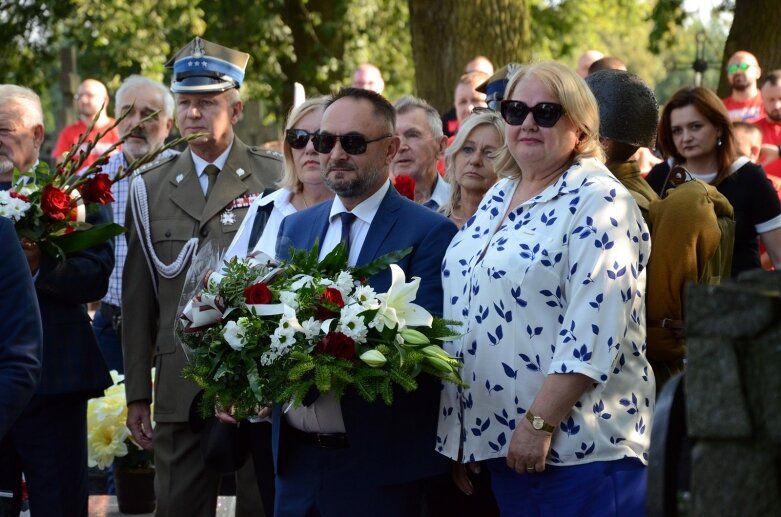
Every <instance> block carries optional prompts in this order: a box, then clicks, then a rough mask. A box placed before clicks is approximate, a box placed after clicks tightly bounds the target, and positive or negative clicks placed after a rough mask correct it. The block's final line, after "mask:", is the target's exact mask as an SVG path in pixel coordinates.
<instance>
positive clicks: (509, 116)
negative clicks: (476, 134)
mask: <svg viewBox="0 0 781 517" xmlns="http://www.w3.org/2000/svg"><path fill="white" fill-rule="evenodd" d="M499 112H500V113H501V114H502V118H503V119H504V121H505V122H507V123H508V124H510V125H511V126H520V125H521V124H523V121H524V120H526V117H527V116H529V113H531V114H532V117H534V122H535V123H536V124H537V125H538V126H540V127H553V126H555V125H556V122H558V121H559V119H560V118H561V116H562V115H564V108H563V107H562V106H561V104H556V103H554V102H541V103H539V104H537V105H535V106H534V107H531V108H530V107H529V106H528V105H527V104H526V103H525V102H521V101H509V100H506V101H502V102H500V103H499Z"/></svg>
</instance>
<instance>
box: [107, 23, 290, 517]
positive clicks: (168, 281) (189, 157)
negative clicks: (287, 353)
mask: <svg viewBox="0 0 781 517" xmlns="http://www.w3.org/2000/svg"><path fill="white" fill-rule="evenodd" d="M248 60H249V55H248V54H245V53H243V52H237V51H235V50H231V49H228V48H225V47H222V46H220V45H217V44H215V43H211V42H208V41H206V40H204V39H201V38H195V39H194V40H192V41H191V42H190V43H189V44H188V45H187V46H186V47H185V48H183V49H181V50H180V51H179V52H177V54H176V55H175V56H174V58H173V59H172V60H171V61H169V66H173V81H172V84H171V91H172V92H173V93H174V95H175V104H176V121H177V124H178V126H179V130H180V132H181V133H182V134H183V135H195V134H197V133H204V135H203V136H200V137H198V138H196V139H194V140H190V142H189V144H188V149H187V150H185V151H184V152H183V153H182V154H181V155H179V156H176V157H173V156H172V157H169V158H168V159H167V160H163V161H160V162H158V163H157V164H156V165H154V166H152V167H149V168H146V169H145V170H142V171H139V173H138V174H136V175H134V176H133V179H132V183H131V193H130V203H131V209H130V212H131V213H130V215H129V216H128V226H129V228H130V233H129V236H128V253H127V260H126V262H125V269H124V272H123V280H122V306H123V307H124V308H125V310H124V312H123V315H122V320H123V321H122V347H123V352H124V364H125V375H126V377H125V386H126V393H127V401H128V417H127V418H128V421H127V423H128V427H129V428H130V430H131V432H132V433H133V436H134V437H135V439H136V440H137V441H138V443H139V444H141V446H143V447H145V448H152V447H153V448H154V451H155V469H156V471H157V472H156V474H157V477H156V492H157V511H158V513H159V514H160V515H187V516H199V515H203V516H212V515H214V514H215V508H216V500H217V491H218V485H219V475H218V474H217V473H216V472H214V471H210V470H208V469H207V468H206V466H205V465H204V461H203V458H202V455H201V451H200V445H199V436H198V435H197V434H195V433H193V432H192V430H191V429H190V427H189V425H188V418H189V410H190V406H191V404H192V402H193V399H194V398H195V396H196V393H197V392H198V387H197V386H196V385H195V384H194V383H192V382H189V381H187V380H185V379H184V378H183V377H182V368H183V367H184V366H185V365H186V364H187V358H186V357H185V355H184V351H183V350H182V347H181V345H180V344H179V343H178V342H177V341H176V340H175V338H174V324H175V322H176V320H177V317H178V314H177V312H178V307H179V300H180V296H181V295H182V288H183V285H184V282H185V278H186V276H187V271H188V268H189V265H190V259H191V257H192V255H193V254H194V253H195V251H196V249H201V248H203V247H206V246H208V245H211V246H214V247H215V248H216V249H225V248H227V247H228V245H229V244H230V242H231V241H232V240H233V237H234V235H235V233H236V230H237V229H238V228H239V225H240V224H241V221H242V219H243V218H244V216H245V215H246V212H247V208H248V207H249V206H250V204H251V203H252V201H253V199H255V198H256V197H257V196H258V195H260V194H261V193H262V192H263V190H264V188H266V187H269V186H271V185H273V184H274V183H275V182H276V181H277V180H278V179H279V177H280V175H281V166H280V160H279V155H278V154H277V153H273V152H271V151H266V150H263V149H260V148H256V147H247V146H246V145H245V144H244V143H243V142H242V141H241V140H239V138H238V137H236V136H235V135H234V132H233V126H234V124H236V122H238V120H239V117H240V116H241V112H242V109H243V105H242V102H241V99H240V97H239V87H240V86H241V83H242V81H243V80H244V69H245V67H246V65H247V61H248ZM130 308H132V310H131V309H130ZM152 366H155V367H156V371H157V378H156V379H155V390H156V391H155V415H154V417H155V422H156V426H155V428H154V432H153V431H152V426H151V418H150V402H151V400H152V379H151V378H150V368H151V367H152Z"/></svg>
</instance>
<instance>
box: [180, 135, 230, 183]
mask: <svg viewBox="0 0 781 517" xmlns="http://www.w3.org/2000/svg"><path fill="white" fill-rule="evenodd" d="M232 148H233V142H231V145H229V146H228V148H227V149H225V151H223V153H222V154H221V155H219V156H218V157H217V159H216V160H214V161H213V162H207V161H206V160H204V159H203V158H201V157H200V156H198V155H197V154H195V153H194V152H192V151H190V156H192V157H193V165H195V172H196V174H198V177H199V178H200V177H201V176H203V170H204V169H205V168H206V166H207V165H209V164H210V163H211V164H213V165H216V166H217V168H218V169H220V170H222V169H223V168H224V167H225V162H227V161H228V155H229V154H230V152H231V149H232Z"/></svg>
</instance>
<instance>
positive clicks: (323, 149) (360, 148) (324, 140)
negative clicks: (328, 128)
mask: <svg viewBox="0 0 781 517" xmlns="http://www.w3.org/2000/svg"><path fill="white" fill-rule="evenodd" d="M392 136H393V135H383V136H381V137H379V138H375V139H373V140H367V139H366V137H365V136H363V135H359V134H349V135H329V134H327V133H326V134H323V133H316V134H315V135H313V136H312V144H313V145H314V146H315V151H317V152H318V153H320V154H328V153H330V152H331V151H333V149H334V146H335V145H336V141H337V140H338V141H339V143H340V144H341V146H342V149H344V152H346V153H347V154H363V153H365V152H366V147H367V146H368V145H369V144H370V143H372V142H379V141H380V140H385V139H386V138H391V137H392Z"/></svg>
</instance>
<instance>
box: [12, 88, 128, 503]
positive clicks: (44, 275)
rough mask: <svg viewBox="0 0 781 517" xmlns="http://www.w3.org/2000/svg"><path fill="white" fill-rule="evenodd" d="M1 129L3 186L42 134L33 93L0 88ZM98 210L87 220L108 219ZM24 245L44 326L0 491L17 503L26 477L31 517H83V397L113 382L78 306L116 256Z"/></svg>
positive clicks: (30, 161)
mask: <svg viewBox="0 0 781 517" xmlns="http://www.w3.org/2000/svg"><path fill="white" fill-rule="evenodd" d="M0 128H2V129H4V131H0V144H2V145H0V174H2V176H0V181H3V180H6V181H7V180H8V179H9V175H10V172H11V170H12V169H13V168H14V167H16V168H18V169H19V170H22V171H27V170H29V169H30V168H32V167H33V166H34V165H35V164H36V162H37V161H38V153H39V151H40V145H41V142H42V141H43V134H44V128H43V114H42V112H41V103H40V100H39V98H38V96H37V95H36V94H35V93H34V92H32V91H31V90H29V89H27V88H22V87H19V86H15V85H0ZM102 208H103V207H101V210H99V211H97V212H94V213H90V214H88V216H87V222H89V223H93V224H95V223H103V222H107V221H108V220H109V218H110V216H109V215H108V212H107V211H105V210H102ZM24 247H25V255H26V256H27V264H28V267H29V270H30V272H32V274H33V277H34V279H35V289H36V292H37V298H38V305H39V306H40V314H41V321H42V322H43V370H42V372H41V379H40V382H39V384H38V387H37V389H36V391H35V394H34V395H33V397H32V399H31V400H30V403H29V404H27V406H26V407H25V408H24V410H23V411H22V414H21V416H20V417H19V419H18V420H17V421H16V423H15V424H13V425H12V426H11V428H10V431H9V432H8V434H7V436H6V438H5V442H4V444H3V445H2V446H0V449H1V450H0V491H2V492H5V493H6V494H9V493H10V494H12V496H13V500H14V503H13V504H14V505H17V504H18V502H19V500H20V496H21V486H20V484H21V479H22V473H24V476H25V479H26V480H27V488H28V491H29V496H30V510H31V513H32V514H33V515H74V516H85V517H86V515H87V498H88V488H89V485H88V481H87V400H88V399H89V398H92V397H96V396H100V395H102V394H103V390H104V389H105V388H107V387H108V386H110V385H111V377H110V376H109V373H108V370H107V369H106V365H105V362H104V361H103V358H102V357H101V355H100V351H99V350H98V346H97V343H96V342H95V336H94V335H93V333H92V330H91V327H90V323H89V321H90V320H89V315H88V314H87V310H86V308H85V306H84V304H86V303H87V302H91V301H93V300H99V299H100V298H101V297H102V296H103V295H104V294H106V289H107V287H108V277H109V274H110V273H111V269H112V268H113V267H114V253H113V249H112V246H111V242H106V243H104V244H100V245H97V246H95V247H93V248H89V249H87V250H84V251H80V252H77V253H72V254H69V255H68V257H67V258H66V259H65V260H64V261H60V260H57V259H55V258H53V257H50V256H48V255H45V254H42V253H41V250H40V248H38V246H36V245H35V244H33V243H30V242H26V243H25V245H24ZM4 296H7V295H6V294H5V293H4Z"/></svg>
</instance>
